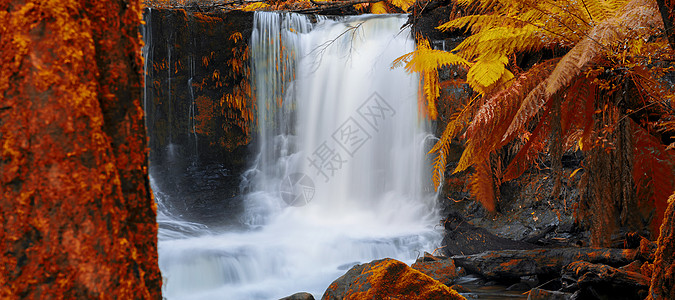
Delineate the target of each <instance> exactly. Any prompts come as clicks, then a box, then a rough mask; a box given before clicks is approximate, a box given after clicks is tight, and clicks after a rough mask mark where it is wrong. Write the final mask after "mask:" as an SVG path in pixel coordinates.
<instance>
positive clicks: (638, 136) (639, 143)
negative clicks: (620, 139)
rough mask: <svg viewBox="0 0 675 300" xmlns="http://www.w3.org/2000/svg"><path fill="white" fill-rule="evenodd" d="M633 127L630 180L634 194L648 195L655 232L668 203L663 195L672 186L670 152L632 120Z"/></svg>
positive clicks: (670, 191) (673, 182) (674, 185)
mask: <svg viewBox="0 0 675 300" xmlns="http://www.w3.org/2000/svg"><path fill="white" fill-rule="evenodd" d="M631 127H632V128H634V130H633V136H634V139H635V142H634V146H633V147H634V150H633V155H634V162H633V172H632V173H633V174H632V175H633V181H635V183H636V184H637V189H638V191H637V194H638V195H640V194H642V195H645V194H647V195H648V201H649V204H648V205H641V206H648V207H653V208H654V210H655V216H654V217H653V219H652V232H653V233H658V232H659V231H658V229H659V227H660V226H661V221H662V220H663V215H664V212H665V209H666V206H667V205H668V203H667V199H668V197H669V196H670V194H671V193H672V191H673V189H674V188H675V175H674V174H673V167H674V166H673V161H674V160H673V155H672V153H671V152H670V151H667V150H666V149H665V147H664V146H663V145H662V144H661V143H660V142H659V141H658V140H657V139H656V138H655V137H654V136H652V135H650V134H649V133H648V132H647V131H645V130H644V129H643V128H642V127H640V126H639V125H638V124H636V123H634V122H632V123H631Z"/></svg>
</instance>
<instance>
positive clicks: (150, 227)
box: [0, 0, 161, 299]
mask: <svg viewBox="0 0 675 300" xmlns="http://www.w3.org/2000/svg"><path fill="white" fill-rule="evenodd" d="M140 12H141V11H140V1H138V0H130V1H107V0H104V1H86V0H73V1H65V2H64V1H51V0H47V1H35V0H27V1H2V2H0V32H1V34H0V52H1V53H2V55H1V56H0V66H2V67H1V68H0V228H1V230H0V251H1V253H0V299H18V298H27V299H44V298H54V299H94V298H99V299H159V298H161V295H160V293H161V275H160V272H159V268H158V265H157V238H156V236H157V224H156V221H155V218H156V208H155V206H154V202H153V200H152V196H151V194H150V192H149V189H148V179H147V168H146V161H147V152H146V138H145V137H146V135H145V127H144V122H143V109H142V107H141V98H142V94H141V91H142V90H141V87H142V83H143V80H142V77H141V70H142V59H141V56H140V53H139V51H140V49H141V39H140V34H139V25H140V23H141V14H140Z"/></svg>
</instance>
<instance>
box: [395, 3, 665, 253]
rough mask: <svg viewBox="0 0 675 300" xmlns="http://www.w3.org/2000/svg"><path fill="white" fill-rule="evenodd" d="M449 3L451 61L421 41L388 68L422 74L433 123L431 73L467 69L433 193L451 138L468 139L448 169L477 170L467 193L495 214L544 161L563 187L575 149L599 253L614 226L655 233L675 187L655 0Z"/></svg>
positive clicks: (440, 151)
mask: <svg viewBox="0 0 675 300" xmlns="http://www.w3.org/2000/svg"><path fill="white" fill-rule="evenodd" d="M453 5H455V6H456V7H457V8H458V9H457V11H459V12H461V13H457V14H453V15H452V16H450V20H449V21H447V22H446V23H444V24H442V25H440V26H439V27H438V29H440V30H446V31H454V32H462V31H464V32H467V34H468V37H467V38H466V39H464V40H463V41H462V42H461V43H460V44H459V45H458V46H456V47H455V48H454V49H453V50H452V51H450V52H445V51H440V50H433V49H431V48H430V47H429V44H428V42H426V41H424V40H421V41H420V42H419V45H420V47H419V48H418V50H417V51H415V52H413V53H410V54H408V55H406V56H403V57H401V58H399V59H398V60H397V61H396V62H395V64H394V66H397V65H404V66H405V67H406V68H407V69H408V70H409V71H416V72H420V73H422V74H423V76H424V77H425V79H424V80H425V81H424V82H425V88H424V90H425V97H426V99H427V101H428V106H429V110H430V115H431V116H434V115H435V109H434V105H435V102H436V101H437V99H436V98H437V97H438V93H437V92H435V90H436V89H437V86H438V85H439V83H438V79H437V78H438V75H437V73H436V72H437V68H438V67H441V66H443V65H454V66H457V67H460V68H464V69H466V70H467V75H466V80H465V82H466V83H467V84H468V85H469V86H470V87H471V88H472V89H473V91H474V92H475V97H474V98H473V99H472V100H471V101H469V102H468V103H467V104H466V105H465V106H464V107H463V108H462V109H460V110H458V111H457V112H456V113H455V114H454V115H452V116H450V118H449V122H448V123H447V127H446V129H445V131H444V133H443V135H442V137H441V139H440V141H439V142H438V143H437V144H436V146H435V147H433V149H432V150H431V153H434V154H436V162H435V168H436V170H435V172H434V181H435V182H436V184H437V185H438V184H439V183H440V182H441V181H442V179H443V178H442V176H443V173H444V172H443V170H444V169H445V166H446V165H447V161H446V160H447V155H448V152H449V148H448V147H449V146H450V143H451V142H452V140H453V139H456V138H462V139H464V140H465V141H466V148H465V150H464V153H463V154H462V156H461V158H460V160H459V162H458V165H457V167H456V168H455V170H454V172H455V173H457V172H462V171H465V170H473V175H472V179H471V184H470V188H471V190H472V194H473V195H474V196H475V197H476V199H477V200H478V201H479V202H481V203H482V204H483V205H484V206H485V207H486V208H487V209H488V210H491V211H494V210H495V209H496V206H497V205H496V204H497V203H498V198H499V186H500V185H501V184H502V183H503V182H506V181H510V180H514V179H516V178H518V177H519V176H520V175H522V174H523V173H524V172H526V171H527V170H529V168H530V167H531V166H532V164H533V162H534V161H535V160H537V159H539V158H541V157H542V155H548V157H549V158H550V160H551V168H552V174H553V175H555V177H557V178H558V179H557V180H558V184H557V186H559V184H560V183H559V182H560V176H562V170H561V168H562V165H561V164H560V158H561V157H562V154H563V153H564V152H566V151H578V150H581V151H583V152H584V153H585V160H584V162H583V164H582V168H581V169H580V170H581V171H583V178H582V180H581V188H582V193H583V195H582V197H583V199H585V200H584V201H582V202H581V207H580V208H579V211H580V217H582V219H586V220H588V221H589V222H590V223H592V224H591V225H592V226H595V229H596V230H593V233H594V237H593V241H594V244H596V245H601V244H605V243H606V242H607V240H606V237H607V236H608V234H609V233H611V232H613V230H614V229H616V228H617V227H618V226H626V225H630V224H634V225H635V226H636V227H640V226H641V224H642V222H645V221H646V220H649V219H651V220H652V221H653V223H652V232H656V231H657V229H658V228H659V225H660V224H661V219H662V217H663V212H664V210H665V206H666V199H667V197H668V195H670V193H671V192H672V190H673V187H674V184H675V181H674V176H673V157H672V155H673V153H672V151H671V150H667V149H666V148H667V146H669V143H671V142H673V141H672V140H671V136H672V134H673V130H674V129H675V127H673V121H672V119H673V111H672V107H671V105H672V104H671V103H672V102H671V101H672V99H673V94H672V92H671V91H670V89H669V88H668V87H667V86H668V83H667V82H666V81H665V78H666V76H665V75H666V74H667V73H668V72H671V70H672V66H671V64H670V61H671V58H672V56H673V52H672V49H671V48H670V46H669V44H668V40H667V39H666V38H665V36H664V35H663V34H662V33H663V30H664V29H663V28H664V27H663V22H662V18H661V15H660V14H659V8H658V6H657V4H656V2H654V1H645V0H634V1H622V0H617V1H602V0H590V1H582V2H575V1H487V0H486V1H481V0H477V1H476V0H461V1H456V2H453ZM422 39H423V38H422ZM450 101H452V100H450ZM671 147H672V146H671ZM556 189H557V188H555V189H554V191H553V194H554V197H555V193H556ZM601 211H604V213H599V212H601ZM589 212H595V213H596V214H598V215H601V216H603V217H604V218H605V219H602V220H600V219H598V220H595V221H593V220H592V219H593V218H594V216H592V215H584V213H589ZM598 226H600V227H602V226H607V227H603V228H599V227H598Z"/></svg>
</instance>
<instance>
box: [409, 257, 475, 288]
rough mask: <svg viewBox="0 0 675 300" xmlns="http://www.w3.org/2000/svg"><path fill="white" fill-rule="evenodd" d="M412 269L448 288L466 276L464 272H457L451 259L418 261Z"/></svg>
mask: <svg viewBox="0 0 675 300" xmlns="http://www.w3.org/2000/svg"><path fill="white" fill-rule="evenodd" d="M410 267H411V268H413V269H415V270H417V271H420V272H422V273H424V274H425V275H427V276H429V277H431V278H433V279H436V280H438V281H440V282H442V283H443V284H445V285H448V286H450V285H452V284H453V282H454V281H455V279H457V278H458V277H460V276H463V275H464V272H458V271H457V267H456V266H455V262H454V261H453V260H452V259H451V258H448V259H438V260H433V261H423V260H418V261H416V262H415V263H414V264H412V265H411V266H410Z"/></svg>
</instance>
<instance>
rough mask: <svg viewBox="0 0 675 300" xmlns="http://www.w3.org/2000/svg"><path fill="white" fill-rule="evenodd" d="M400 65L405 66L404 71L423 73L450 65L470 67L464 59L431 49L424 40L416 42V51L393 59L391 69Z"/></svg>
mask: <svg viewBox="0 0 675 300" xmlns="http://www.w3.org/2000/svg"><path fill="white" fill-rule="evenodd" d="M402 65H405V69H406V71H408V72H424V71H430V70H436V69H437V68H440V67H442V66H450V65H457V66H463V67H469V66H471V64H470V63H469V62H468V61H467V60H466V59H464V58H462V57H461V56H459V55H456V54H454V53H450V52H446V51H442V50H434V49H431V46H429V41H427V40H426V39H421V40H419V41H418V44H417V50H415V51H413V52H410V53H408V54H405V55H403V56H401V57H399V58H397V59H395V60H394V62H393V64H392V68H398V67H400V66H402Z"/></svg>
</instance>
